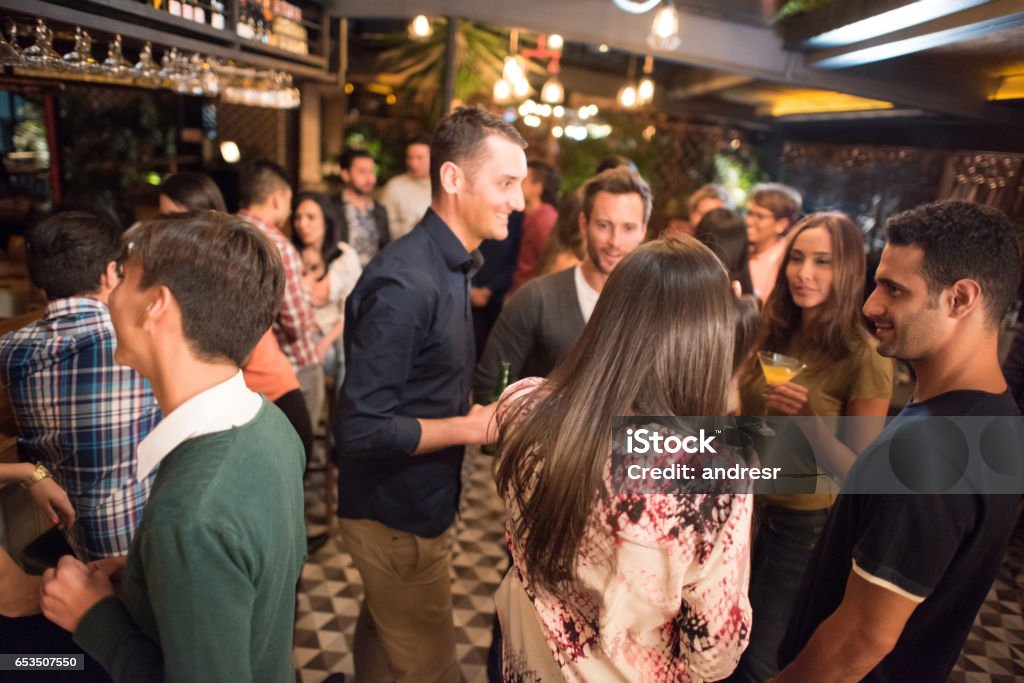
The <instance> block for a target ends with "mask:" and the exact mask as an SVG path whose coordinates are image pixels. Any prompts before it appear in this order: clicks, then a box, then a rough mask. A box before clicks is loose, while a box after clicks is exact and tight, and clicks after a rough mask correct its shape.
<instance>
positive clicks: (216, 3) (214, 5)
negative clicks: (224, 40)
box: [210, 0, 224, 30]
mask: <svg viewBox="0 0 1024 683" xmlns="http://www.w3.org/2000/svg"><path fill="white" fill-rule="evenodd" d="M210 26H212V27H214V28H215V29H219V30H224V3H222V2H220V0H213V1H212V2H211V3H210Z"/></svg>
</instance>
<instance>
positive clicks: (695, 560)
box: [495, 237, 752, 681]
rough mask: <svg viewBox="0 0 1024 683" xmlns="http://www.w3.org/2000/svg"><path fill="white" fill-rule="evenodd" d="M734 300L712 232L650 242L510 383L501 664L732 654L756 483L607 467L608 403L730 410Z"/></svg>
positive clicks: (578, 665) (655, 666) (651, 667)
mask: <svg viewBox="0 0 1024 683" xmlns="http://www.w3.org/2000/svg"><path fill="white" fill-rule="evenodd" d="M734 314H735V306H734V302H733V295H732V293H731V291H730V286H729V279H728V275H727V274H726V272H725V269H724V268H723V266H722V264H721V262H720V261H719V260H718V259H717V258H716V257H715V256H714V254H712V253H711V251H710V250H708V249H707V248H706V247H705V246H703V245H701V244H700V243H699V242H697V241H696V240H694V239H693V238H689V237H685V238H674V237H673V238H669V239H665V240H657V241H654V242H650V243H648V244H645V245H643V246H641V247H639V248H638V249H636V250H635V251H634V252H633V253H632V254H630V255H629V256H627V257H626V258H625V259H624V260H623V261H622V262H621V263H620V264H619V265H618V266H617V267H616V269H615V270H614V271H613V272H612V274H611V276H610V277H609V279H608V283H607V284H606V285H605V288H604V290H603V291H602V293H601V298H600V299H599V300H598V302H597V306H596V308H595V309H594V313H593V315H592V317H591V318H590V321H589V322H588V323H587V326H586V327H585V328H584V330H583V333H582V335H581V336H580V339H579V341H578V342H577V343H576V344H575V346H574V347H573V348H572V349H571V350H570V352H569V354H568V355H567V357H566V358H565V359H564V360H563V361H562V363H561V364H560V365H558V366H557V367H556V368H555V370H554V372H553V373H552V374H551V376H550V377H549V379H547V380H542V379H539V378H529V379H526V380H523V381H521V382H519V383H517V384H515V385H513V386H512V387H510V388H509V389H508V390H507V391H506V393H505V395H504V396H503V398H502V400H501V403H499V407H498V424H499V429H500V432H501V437H500V439H499V442H498V451H497V454H496V461H495V475H496V481H497V486H498V491H499V493H500V494H501V495H502V497H503V499H504V501H505V504H506V508H507V511H508V534H509V539H510V545H511V549H512V557H513V562H514V566H513V567H512V568H511V569H510V571H509V573H508V574H507V575H506V577H505V580H504V581H503V582H502V585H501V587H500V588H499V589H498V593H497V595H496V596H495V600H496V604H497V609H498V615H499V619H500V621H501V631H502V639H503V647H502V657H503V670H504V675H505V680H530V681H561V680H563V679H567V680H589V681H611V680H628V681H662V680H665V681H668V680H671V681H681V680H690V679H694V680H699V679H718V678H721V677H722V676H725V675H727V674H728V673H729V672H730V671H731V670H732V669H733V668H734V666H735V664H736V661H737V659H738V658H739V654H740V652H742V650H743V647H744V644H745V638H746V633H747V632H748V630H749V625H750V610H749V605H748V602H747V597H746V585H747V576H748V565H749V557H748V547H749V537H750V518H751V513H752V503H751V498H752V496H749V495H745V494H732V493H725V494H701V493H682V492H680V491H678V490H677V491H676V492H671V493H654V494H637V493H622V492H617V491H616V490H614V489H613V486H612V479H611V476H612V474H611V473H612V468H611V458H612V456H613V454H614V453H615V452H617V451H619V447H618V446H616V445H614V444H613V441H612V438H611V436H612V418H613V417H615V416H628V415H634V416H645V415H651V416H655V415H680V416H698V415H712V416H714V415H724V414H725V411H726V397H727V391H728V386H729V380H730V375H731V371H732V360H733V358H732V356H733V336H734V323H733V317H734ZM620 454H621V452H620Z"/></svg>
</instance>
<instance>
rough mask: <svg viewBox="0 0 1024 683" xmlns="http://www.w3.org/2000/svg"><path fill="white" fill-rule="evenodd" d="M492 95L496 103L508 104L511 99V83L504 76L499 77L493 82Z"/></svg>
mask: <svg viewBox="0 0 1024 683" xmlns="http://www.w3.org/2000/svg"><path fill="white" fill-rule="evenodd" d="M492 97H493V99H494V101H495V102H497V103H498V104H508V103H509V102H511V101H512V84H511V83H509V82H508V81H506V80H505V79H504V78H499V79H498V80H497V82H495V84H494V92H493V94H492Z"/></svg>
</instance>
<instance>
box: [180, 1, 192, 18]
mask: <svg viewBox="0 0 1024 683" xmlns="http://www.w3.org/2000/svg"><path fill="white" fill-rule="evenodd" d="M194 10H195V7H194V6H193V5H192V0H181V18H182V19H187V20H189V21H192V17H193V15H194Z"/></svg>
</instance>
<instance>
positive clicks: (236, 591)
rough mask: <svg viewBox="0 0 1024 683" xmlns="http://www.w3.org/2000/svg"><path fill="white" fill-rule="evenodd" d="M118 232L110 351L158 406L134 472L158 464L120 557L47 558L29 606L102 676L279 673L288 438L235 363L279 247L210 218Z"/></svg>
mask: <svg viewBox="0 0 1024 683" xmlns="http://www.w3.org/2000/svg"><path fill="white" fill-rule="evenodd" d="M125 242H126V245H127V248H126V255H125V259H124V262H123V269H124V272H123V279H122V281H121V283H120V284H119V285H118V286H117V288H116V289H115V290H114V291H113V293H112V294H111V296H110V312H111V317H112V319H113V323H114V329H115V331H116V332H117V353H116V356H115V357H116V359H117V360H118V362H120V363H122V364H124V365H128V366H130V367H133V368H135V369H136V370H138V371H139V372H140V373H141V374H142V375H143V376H145V377H146V378H147V379H148V380H149V381H150V382H151V383H152V385H153V392H154V394H155V395H156V398H157V402H158V403H159V404H160V408H161V410H162V411H163V414H164V416H165V417H164V420H163V422H161V423H160V424H159V425H158V426H157V427H156V428H155V429H154V430H153V431H152V432H150V434H149V436H148V437H147V438H146V439H144V440H143V441H142V442H141V443H140V444H139V447H138V455H137V463H136V466H137V472H136V476H137V477H140V478H141V477H145V476H146V474H147V473H148V472H150V471H151V470H152V469H153V468H154V467H155V466H156V465H157V464H160V470H159V472H158V474H157V478H156V481H155V482H154V484H153V489H152V493H151V494H150V498H149V502H148V503H147V504H146V508H145V511H144V515H143V520H142V524H141V525H140V526H139V529H138V531H137V532H136V535H135V537H134V539H133V541H132V545H131V548H130V550H129V553H128V557H127V560H126V561H125V560H124V559H121V560H119V561H117V560H102V561H100V562H94V563H92V564H90V565H88V566H86V565H84V564H82V563H81V562H79V561H78V560H76V559H75V558H73V557H64V558H62V559H61V561H60V563H59V564H58V566H57V568H56V570H52V569H51V570H49V571H48V572H47V573H46V574H45V575H44V577H43V593H42V595H43V597H42V603H41V604H42V608H43V612H44V613H45V614H46V616H47V617H48V618H49V619H50V620H52V621H53V622H55V623H56V624H58V625H59V626H61V627H63V628H65V629H67V630H68V631H71V632H72V633H73V634H74V639H75V642H76V643H78V644H79V645H80V646H81V647H82V648H83V649H84V650H85V651H86V652H88V653H89V654H91V655H92V656H93V657H94V658H95V659H96V660H97V661H99V662H100V663H101V664H102V665H103V666H104V668H106V669H107V671H108V672H109V673H110V675H111V676H112V677H113V678H114V680H116V681H132V682H133V683H134V682H136V681H147V682H149V681H163V680H167V681H189V682H191V681H231V682H232V683H234V682H237V681H273V682H275V683H284V682H285V681H293V680H294V677H295V674H294V670H293V667H292V657H291V652H292V628H293V620H294V607H295V584H296V582H297V581H298V578H299V573H300V570H301V567H302V562H303V556H304V553H305V547H306V535H305V528H304V525H303V501H302V471H303V467H304V464H305V463H304V456H303V450H302V444H301V442H300V441H299V438H298V436H297V435H296V434H295V431H294V430H293V429H292V427H291V425H290V424H289V422H288V420H287V419H286V418H285V417H284V415H283V414H282V413H281V412H280V411H279V410H278V409H277V408H276V407H275V406H274V405H273V404H271V403H269V402H267V401H266V400H265V399H263V398H262V397H261V396H260V395H259V394H255V393H253V392H251V391H250V390H249V389H248V388H246V386H245V383H244V381H243V379H242V374H241V372H240V371H239V366H241V365H242V364H243V362H244V361H245V358H246V356H248V355H249V353H250V352H251V350H252V349H253V347H254V346H255V345H256V342H257V340H259V338H260V336H261V335H262V334H263V333H264V332H265V331H266V330H267V329H269V327H270V325H271V322H272V321H273V319H274V315H275V314H276V311H277V306H278V302H280V300H281V295H282V289H283V287H284V271H283V266H282V264H281V260H280V257H279V256H278V254H277V250H276V248H275V247H274V246H273V245H272V244H271V243H270V242H268V241H267V239H266V238H265V237H263V236H262V235H260V234H259V232H258V231H256V230H254V229H253V228H252V227H250V226H249V225H247V224H246V222H245V221H243V220H241V219H238V218H235V217H232V216H226V215H223V214H214V213H205V214H202V215H199V214H194V215H191V216H187V217H183V218H168V219H161V220H156V221H151V222H147V223H143V224H141V225H139V226H138V227H136V228H134V229H132V230H131V231H129V232H128V233H127V234H126V235H125ZM118 583H120V588H119V589H118V588H116V586H117V584H118Z"/></svg>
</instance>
